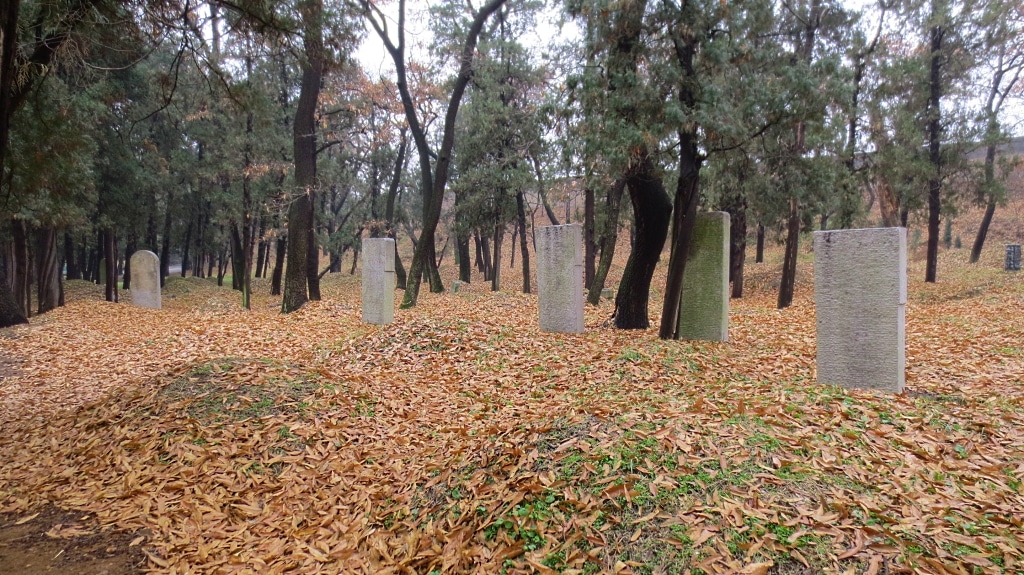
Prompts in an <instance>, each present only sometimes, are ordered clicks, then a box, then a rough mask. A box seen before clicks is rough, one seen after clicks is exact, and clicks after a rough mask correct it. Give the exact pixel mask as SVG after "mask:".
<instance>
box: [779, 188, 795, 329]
mask: <svg viewBox="0 0 1024 575" xmlns="http://www.w3.org/2000/svg"><path fill="white" fill-rule="evenodd" d="M786 230H787V232H786V253H785V255H784V256H783V260H782V279H781V281H780V282H779V299H778V302H777V303H778V308H779V309H783V308H787V307H789V306H790V305H792V304H793V291H794V288H795V287H796V258H797V254H798V251H799V249H800V209H799V204H798V203H797V201H796V198H790V199H789V220H788V222H787V224H786Z"/></svg>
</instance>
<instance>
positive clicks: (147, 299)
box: [131, 250, 163, 309]
mask: <svg viewBox="0 0 1024 575" xmlns="http://www.w3.org/2000/svg"><path fill="white" fill-rule="evenodd" d="M131 265H132V289H131V292H132V304H134V305H137V306H139V307H148V308H151V309H160V308H161V307H162V305H163V300H162V299H161V296H160V256H158V255H156V254H155V253H153V252H151V251H149V250H139V251H137V252H135V253H133V254H132V259H131Z"/></svg>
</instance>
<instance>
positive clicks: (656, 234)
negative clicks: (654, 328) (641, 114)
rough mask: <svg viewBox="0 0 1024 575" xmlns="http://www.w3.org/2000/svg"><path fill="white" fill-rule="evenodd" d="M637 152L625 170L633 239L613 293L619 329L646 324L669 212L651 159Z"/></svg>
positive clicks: (616, 323) (637, 327) (647, 325)
mask: <svg viewBox="0 0 1024 575" xmlns="http://www.w3.org/2000/svg"><path fill="white" fill-rule="evenodd" d="M640 154H641V156H640V157H638V158H636V159H635V164H634V166H633V167H632V168H631V169H630V170H629V171H628V172H627V173H626V187H627V188H628V189H629V199H630V201H631V203H632V205H633V221H634V225H633V229H634V231H635V233H636V242H635V244H634V247H633V249H632V250H631V251H630V254H629V259H628V260H627V261H626V267H625V269H624V270H623V271H622V281H621V282H619V293H617V294H615V327H617V328H619V329H647V328H648V327H650V319H649V317H648V301H649V299H650V291H651V279H652V278H653V277H654V268H655V267H656V266H657V265H658V259H659V258H660V257H661V251H662V249H664V247H665V238H666V236H667V235H668V226H669V220H670V218H671V213H672V202H671V200H669V197H668V194H667V193H666V192H665V187H664V185H662V183H661V179H660V178H658V176H657V174H656V173H655V170H654V163H653V162H652V161H651V158H650V156H649V155H647V152H646V151H642V152H640Z"/></svg>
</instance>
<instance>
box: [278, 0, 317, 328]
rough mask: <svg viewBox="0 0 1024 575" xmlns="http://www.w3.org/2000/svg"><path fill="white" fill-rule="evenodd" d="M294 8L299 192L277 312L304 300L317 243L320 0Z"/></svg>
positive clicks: (294, 135) (295, 142) (290, 215)
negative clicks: (297, 21)
mask: <svg viewBox="0 0 1024 575" xmlns="http://www.w3.org/2000/svg"><path fill="white" fill-rule="evenodd" d="M299 13H300V14H301V15H302V23H303V45H304V48H305V59H304V61H303V62H302V84H301V87H300V90H299V101H298V104H297V105H296V108H295V120H294V122H293V125H292V126H293V132H292V143H293V150H294V161H295V185H296V187H297V188H298V189H299V190H300V193H299V196H298V197H296V198H295V199H294V200H292V204H291V206H290V207H289V209H288V266H287V267H288V269H287V270H286V273H285V279H284V298H283V299H282V301H281V313H289V312H293V311H295V310H297V309H299V308H300V307H302V306H303V305H304V304H305V303H306V302H307V301H309V293H308V291H307V290H308V289H309V288H310V287H313V285H314V284H313V281H315V280H316V278H317V275H318V274H317V272H318V271H319V270H317V269H316V268H315V266H314V269H313V272H312V277H310V272H309V267H310V266H309V264H310V262H311V261H312V260H313V257H314V256H315V254H310V251H311V250H315V249H316V244H315V241H313V225H314V222H313V209H314V206H315V205H316V203H315V199H316V198H315V197H314V196H315V186H316V108H317V100H318V99H319V96H320V83H321V78H322V77H323V66H324V58H323V51H324V46H323V28H322V22H321V19H322V17H323V0H302V2H300V3H299ZM317 259H319V258H317ZM318 285H319V283H318V282H317V286H318ZM316 295H317V296H319V294H316Z"/></svg>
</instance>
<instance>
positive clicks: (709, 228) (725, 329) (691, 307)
mask: <svg viewBox="0 0 1024 575" xmlns="http://www.w3.org/2000/svg"><path fill="white" fill-rule="evenodd" d="M679 339H689V340H704V341H729V214H728V212H711V213H706V214H699V215H698V216H697V221H696V222H695V224H694V229H693V241H692V242H691V243H690V249H689V252H688V253H687V256H686V271H685V272H684V273H683V287H682V296H681V298H680V300H679Z"/></svg>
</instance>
